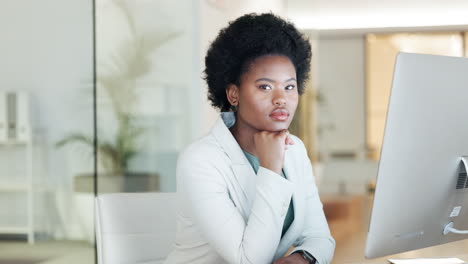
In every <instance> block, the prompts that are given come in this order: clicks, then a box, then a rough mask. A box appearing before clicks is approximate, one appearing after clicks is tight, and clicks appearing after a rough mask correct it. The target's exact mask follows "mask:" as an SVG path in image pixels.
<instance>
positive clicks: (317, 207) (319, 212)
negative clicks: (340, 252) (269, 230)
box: [291, 138, 335, 264]
mask: <svg viewBox="0 0 468 264" xmlns="http://www.w3.org/2000/svg"><path fill="white" fill-rule="evenodd" d="M294 141H295V142H296V143H297V142H299V143H300V145H302V146H301V147H302V148H303V155H304V157H305V160H304V165H303V173H304V174H303V175H304V177H305V184H304V188H306V189H305V192H306V193H307V195H306V206H305V208H306V216H305V221H304V223H305V225H304V230H303V232H302V235H301V236H300V238H299V239H298V241H297V242H296V243H295V244H296V245H298V246H297V247H296V248H295V249H294V250H293V251H292V253H291V254H293V253H294V252H296V251H298V250H305V251H307V252H309V253H310V254H311V255H312V256H314V257H315V259H316V260H317V263H318V264H329V263H330V262H331V260H332V258H333V253H334V251H335V240H334V239H333V237H332V236H331V234H330V229H329V228H328V224H327V220H326V218H325V214H324V213H323V205H322V202H321V201H320V197H319V194H318V190H317V186H316V185H315V177H314V175H313V171H312V165H311V162H310V160H309V158H308V157H307V152H306V149H305V147H304V146H303V143H302V142H301V141H300V140H299V139H296V138H294Z"/></svg>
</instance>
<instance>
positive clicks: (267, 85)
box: [228, 55, 299, 131]
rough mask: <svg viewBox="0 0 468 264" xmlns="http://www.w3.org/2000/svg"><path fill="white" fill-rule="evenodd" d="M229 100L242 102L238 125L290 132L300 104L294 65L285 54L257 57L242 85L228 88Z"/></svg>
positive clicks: (242, 78) (262, 129)
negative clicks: (289, 129)
mask: <svg viewBox="0 0 468 264" xmlns="http://www.w3.org/2000/svg"><path fill="white" fill-rule="evenodd" d="M230 95H231V96H230ZM228 98H229V99H230V102H231V103H232V102H233V100H234V101H236V102H238V104H237V105H238V111H237V122H241V123H242V125H247V126H249V127H251V128H253V129H255V130H259V131H265V130H266V131H280V130H284V129H288V127H289V124H291V121H292V119H293V117H294V113H295V112H296V108H297V104H298V101H299V93H298V90H297V81H296V70H295V68H294V65H293V64H292V63H291V61H290V60H289V58H288V57H286V56H281V55H267V56H263V57H260V58H257V59H255V60H254V61H253V62H252V63H251V65H250V66H249V70H248V71H247V72H246V73H244V74H243V75H242V76H241V80H240V86H239V87H238V86H236V85H231V86H230V87H229V88H228ZM233 98H234V99H233Z"/></svg>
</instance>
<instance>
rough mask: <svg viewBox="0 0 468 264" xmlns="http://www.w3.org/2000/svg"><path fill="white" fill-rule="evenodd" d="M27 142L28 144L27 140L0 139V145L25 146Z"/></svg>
mask: <svg viewBox="0 0 468 264" xmlns="http://www.w3.org/2000/svg"><path fill="white" fill-rule="evenodd" d="M28 144H29V141H0V147H8V146H26V145H28Z"/></svg>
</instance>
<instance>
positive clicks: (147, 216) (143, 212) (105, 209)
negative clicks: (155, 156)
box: [96, 193, 177, 264]
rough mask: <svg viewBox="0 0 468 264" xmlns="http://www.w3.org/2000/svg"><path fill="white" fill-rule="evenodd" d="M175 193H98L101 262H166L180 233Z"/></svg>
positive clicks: (104, 263)
mask: <svg viewBox="0 0 468 264" xmlns="http://www.w3.org/2000/svg"><path fill="white" fill-rule="evenodd" d="M175 208H176V195H175V193H114V194H103V195H99V196H98V197H96V240H97V248H98V264H110V263H112V264H116V263H148V264H150V263H151V264H156V263H162V262H163V261H164V259H165V258H166V256H167V255H168V254H169V252H170V251H171V249H172V245H173V243H174V241H175V233H176V225H177V223H176V210H175Z"/></svg>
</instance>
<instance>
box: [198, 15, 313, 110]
mask: <svg viewBox="0 0 468 264" xmlns="http://www.w3.org/2000/svg"><path fill="white" fill-rule="evenodd" d="M266 55H282V56H286V57H288V58H289V59H290V60H291V62H292V64H293V65H294V67H295V70H296V77H297V84H298V92H299V94H302V93H303V92H304V83H305V82H306V81H307V79H308V75H309V71H310V60H311V57H312V52H311V47H310V43H309V40H308V39H307V38H306V37H304V35H303V34H301V33H300V32H299V31H298V30H297V29H296V28H295V27H294V25H293V24H292V23H290V22H288V21H285V20H284V19H282V18H280V17H278V16H276V15H274V14H271V13H266V14H255V13H252V14H246V15H243V16H241V17H239V18H237V19H236V20H234V21H232V22H230V23H229V25H228V26H227V27H226V28H224V29H222V30H221V31H220V33H219V34H218V36H217V37H216V39H215V40H214V41H213V42H212V43H211V45H210V47H209V49H208V52H207V54H206V57H205V71H204V73H205V76H204V79H205V80H206V82H207V84H208V99H209V100H210V101H211V104H212V105H213V107H215V108H219V109H220V110H221V111H228V110H229V108H230V104H229V101H228V99H227V96H226V88H227V87H228V85H229V84H236V85H239V84H240V78H241V75H242V74H243V73H245V72H247V71H248V67H249V65H250V63H252V62H253V61H254V60H255V59H257V58H259V57H262V56H266Z"/></svg>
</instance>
